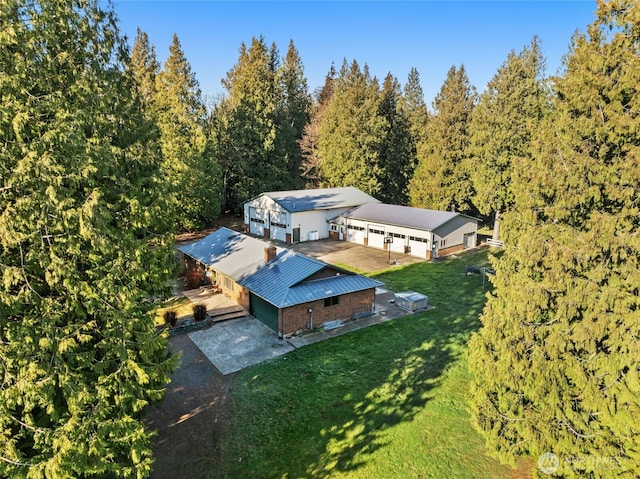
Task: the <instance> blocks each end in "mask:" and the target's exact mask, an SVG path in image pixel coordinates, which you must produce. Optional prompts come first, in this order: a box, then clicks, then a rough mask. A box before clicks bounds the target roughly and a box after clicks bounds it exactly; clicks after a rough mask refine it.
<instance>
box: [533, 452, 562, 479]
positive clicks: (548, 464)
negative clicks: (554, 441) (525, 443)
mask: <svg viewBox="0 0 640 479" xmlns="http://www.w3.org/2000/svg"><path fill="white" fill-rule="evenodd" d="M559 467H560V458H559V457H558V456H556V455H555V454H554V453H552V452H545V453H544V454H541V455H540V457H539V458H538V469H540V472H542V473H544V474H555V473H556V472H557V471H558V468H559Z"/></svg>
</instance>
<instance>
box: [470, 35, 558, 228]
mask: <svg viewBox="0 0 640 479" xmlns="http://www.w3.org/2000/svg"><path fill="white" fill-rule="evenodd" d="M543 76H544V59H543V58H542V54H541V52H540V45H539V42H538V39H537V38H534V39H533V41H532V42H531V45H529V46H528V47H526V48H524V49H523V50H522V51H521V52H520V53H519V54H516V53H515V52H511V53H509V56H508V57H507V60H506V61H505V62H504V63H503V65H502V66H501V67H500V68H499V69H498V72H497V73H496V74H495V76H494V77H493V78H492V79H491V81H490V82H489V84H488V85H487V90H486V91H485V92H484V93H483V94H482V95H481V96H480V100H479V101H478V105H476V108H475V109H474V111H473V116H472V120H471V126H470V132H471V141H470V145H469V159H468V161H467V165H466V170H467V171H468V172H469V176H470V178H471V182H472V185H473V191H474V193H473V200H472V201H473V204H474V205H475V206H476V208H478V211H480V213H482V214H484V215H487V216H489V215H493V216H494V234H493V239H495V240H497V239H499V237H500V234H499V232H500V214H501V212H504V211H505V210H507V209H509V208H510V207H511V205H512V204H513V202H514V198H513V194H512V192H511V181H512V175H513V173H512V172H513V169H514V167H515V163H517V162H522V161H527V159H528V158H529V156H530V146H531V138H532V136H533V133H534V132H535V131H537V130H538V129H539V127H540V122H541V120H542V118H543V116H544V114H545V111H546V110H548V108H547V103H548V96H547V94H546V90H545V84H544V78H543Z"/></svg>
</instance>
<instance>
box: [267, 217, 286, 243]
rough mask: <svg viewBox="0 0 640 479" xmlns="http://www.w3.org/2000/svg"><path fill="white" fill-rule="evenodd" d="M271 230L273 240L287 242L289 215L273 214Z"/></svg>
mask: <svg viewBox="0 0 640 479" xmlns="http://www.w3.org/2000/svg"><path fill="white" fill-rule="evenodd" d="M270 226H271V228H270V229H269V234H270V236H271V239H275V240H279V241H286V240H287V213H285V212H282V213H280V212H273V211H272V212H271V224H270Z"/></svg>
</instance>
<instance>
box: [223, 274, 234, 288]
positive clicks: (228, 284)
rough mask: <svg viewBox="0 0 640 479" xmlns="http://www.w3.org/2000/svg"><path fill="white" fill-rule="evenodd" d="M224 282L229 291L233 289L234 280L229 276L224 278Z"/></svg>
mask: <svg viewBox="0 0 640 479" xmlns="http://www.w3.org/2000/svg"><path fill="white" fill-rule="evenodd" d="M223 284H224V287H225V288H226V289H228V290H229V291H233V280H232V279H231V278H229V277H228V276H225V277H224V280H223Z"/></svg>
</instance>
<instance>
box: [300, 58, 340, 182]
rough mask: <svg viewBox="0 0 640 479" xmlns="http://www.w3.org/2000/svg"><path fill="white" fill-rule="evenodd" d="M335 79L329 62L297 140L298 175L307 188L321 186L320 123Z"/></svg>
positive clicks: (330, 96) (333, 69) (334, 72)
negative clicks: (299, 154)
mask: <svg viewBox="0 0 640 479" xmlns="http://www.w3.org/2000/svg"><path fill="white" fill-rule="evenodd" d="M335 80H336V70H335V67H334V65H333V63H332V64H331V69H330V70H329V73H327V75H326V76H325V79H324V85H323V86H322V88H321V89H320V90H319V91H317V92H316V101H315V104H314V105H313V114H312V116H311V121H310V122H309V123H307V124H306V125H305V127H304V131H303V132H302V137H301V138H300V140H299V144H300V151H301V154H302V164H301V165H300V176H301V178H302V180H303V181H304V182H305V185H306V186H307V187H309V188H319V187H321V186H322V182H321V178H322V173H321V171H320V166H321V162H320V157H319V156H318V142H319V141H320V125H322V118H323V116H324V111H325V109H326V108H327V105H328V104H329V102H330V101H331V99H332V98H333V91H334V88H333V86H334V82H335Z"/></svg>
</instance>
